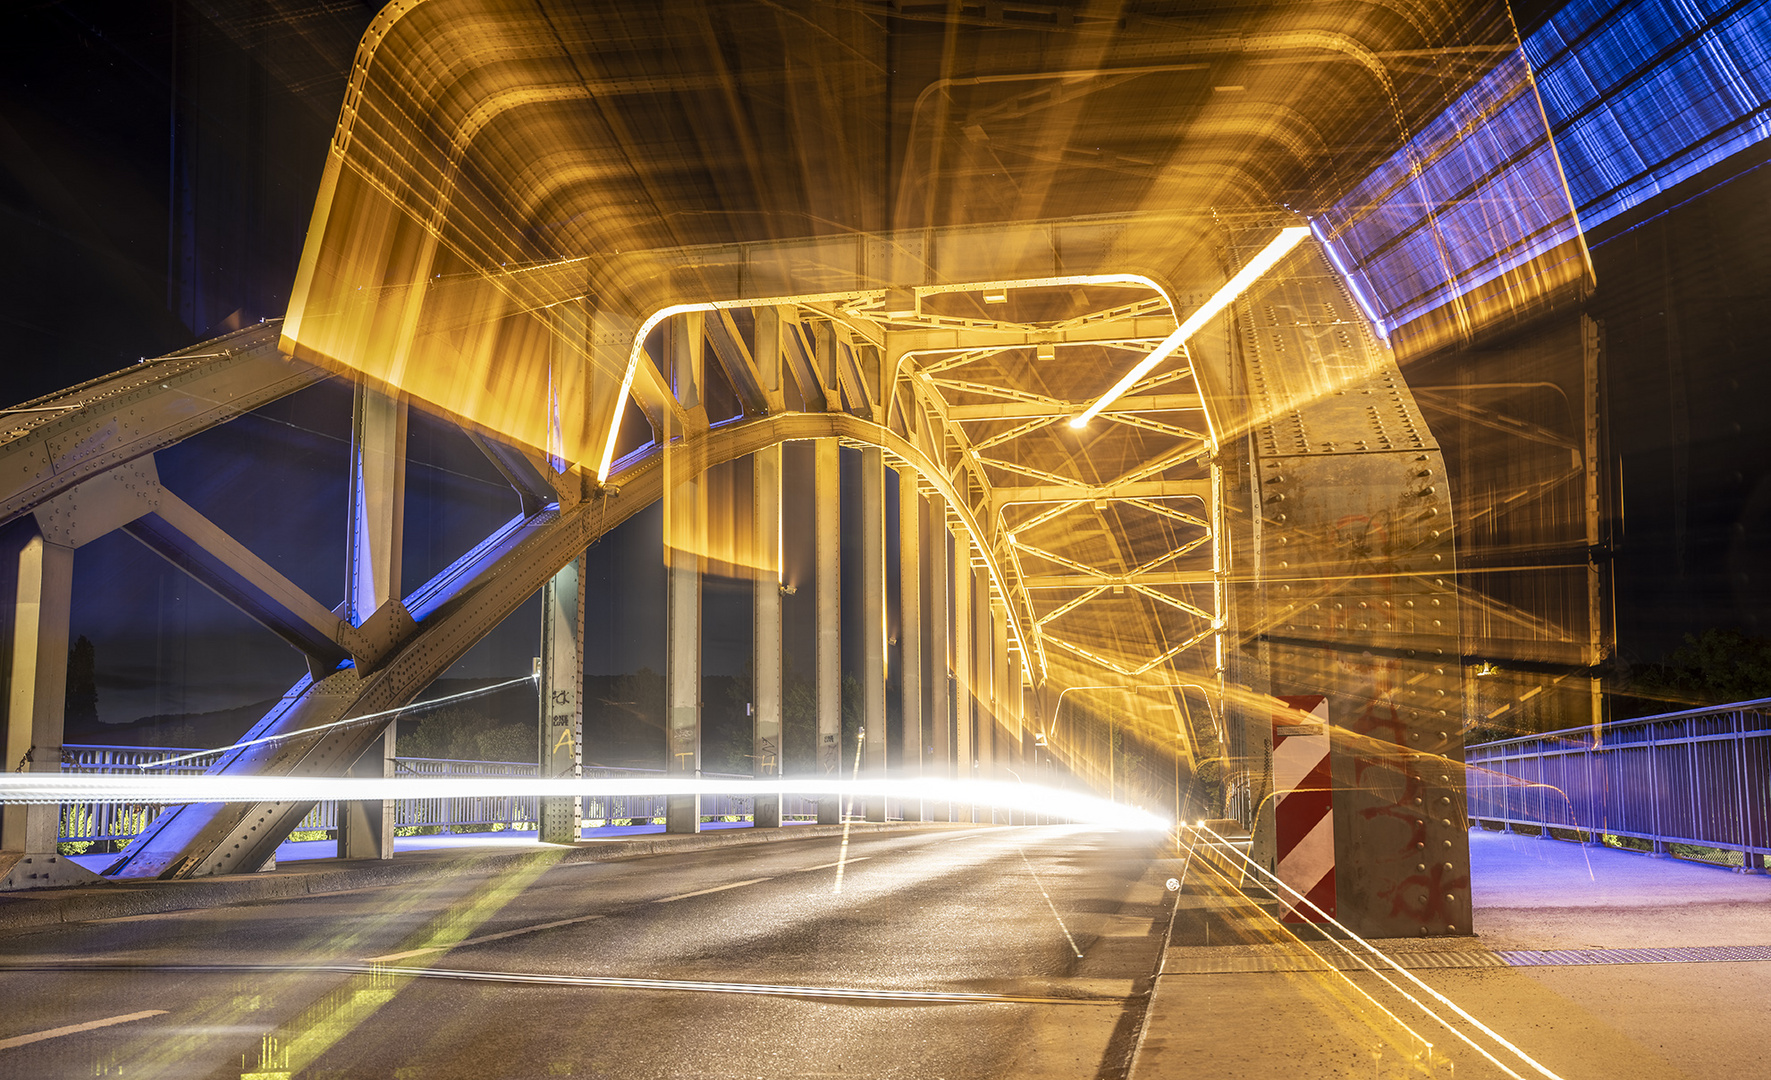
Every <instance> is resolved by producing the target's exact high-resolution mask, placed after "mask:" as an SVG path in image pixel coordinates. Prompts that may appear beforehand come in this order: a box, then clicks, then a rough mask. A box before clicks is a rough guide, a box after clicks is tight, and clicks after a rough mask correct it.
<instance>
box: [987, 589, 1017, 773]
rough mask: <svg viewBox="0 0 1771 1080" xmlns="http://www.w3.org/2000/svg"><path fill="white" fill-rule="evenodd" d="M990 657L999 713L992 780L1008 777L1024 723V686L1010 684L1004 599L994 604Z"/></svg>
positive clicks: (992, 689)
mask: <svg viewBox="0 0 1771 1080" xmlns="http://www.w3.org/2000/svg"><path fill="white" fill-rule="evenodd" d="M990 659H991V664H990V700H991V701H992V702H994V703H995V704H994V706H993V708H992V711H993V712H994V713H995V714H996V722H995V723H994V724H993V725H991V733H992V736H993V740H992V745H991V748H990V749H991V760H992V761H993V762H994V763H995V766H996V768H995V770H994V774H993V775H992V777H991V779H993V780H1007V779H1010V777H1009V775H1008V770H1010V769H1012V768H1014V767H1015V758H1016V755H1017V752H1018V751H1019V749H1020V748H1019V745H1018V744H1019V742H1020V731H1019V727H1020V725H1019V724H1018V723H1017V722H1016V720H1015V717H1016V714H1017V713H1018V712H1019V711H1020V710H1019V708H1018V706H1017V703H1016V702H1015V698H1016V697H1017V696H1019V694H1020V692H1021V687H1020V685H1019V684H1018V683H1017V684H1016V685H1014V686H1010V685H1009V658H1008V608H1007V607H1005V606H1003V604H1002V603H1001V602H1000V601H998V602H994V603H992V604H991V605H990Z"/></svg>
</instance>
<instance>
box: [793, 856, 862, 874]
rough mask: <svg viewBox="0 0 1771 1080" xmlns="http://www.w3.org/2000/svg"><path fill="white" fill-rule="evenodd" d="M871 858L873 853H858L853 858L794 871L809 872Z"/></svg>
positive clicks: (797, 872) (799, 872) (798, 872)
mask: <svg viewBox="0 0 1771 1080" xmlns="http://www.w3.org/2000/svg"><path fill="white" fill-rule="evenodd" d="M871 858H873V856H871V855H858V856H856V857H855V858H852V859H842V860H838V861H837V862H827V863H819V864H818V865H817V866H805V867H801V868H800V869H798V870H795V871H794V873H796V874H809V873H811V872H812V871H813V870H828V869H830V868H831V867H833V866H842V865H844V864H845V863H847V864H852V863H858V862H866V861H867V860H868V859H871Z"/></svg>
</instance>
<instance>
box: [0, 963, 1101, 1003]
mask: <svg viewBox="0 0 1771 1080" xmlns="http://www.w3.org/2000/svg"><path fill="white" fill-rule="evenodd" d="M70 970H79V971H120V972H138V973H139V972H178V973H187V974H196V975H201V974H220V975H231V974H271V973H286V974H294V975H306V974H314V975H372V976H376V977H378V978H385V977H396V978H406V979H454V980H461V981H466V982H492V983H507V984H508V983H515V984H519V985H529V986H581V987H597V988H605V989H611V990H665V991H679V992H684V991H686V992H691V993H703V994H751V995H757V996H763V997H797V998H822V999H825V1000H834V1001H904V1002H913V1003H918V1004H938V1005H1085V1006H1102V1005H1106V1006H1123V1005H1124V1004H1125V1000H1126V999H1125V998H1123V997H1103V996H1100V995H1086V996H1085V995H1078V996H1076V997H1052V996H1042V995H1033V994H986V993H976V992H972V991H964V990H890V989H886V988H884V987H872V986H794V985H786V984H775V983H738V982H702V981H695V980H690V979H629V978H621V977H618V976H609V975H548V974H542V973H539V972H520V971H470V970H457V969H452V968H418V967H382V966H380V965H369V964H107V963H100V964H77V965H57V966H53V967H52V966H49V965H45V964H0V971H19V972H24V971H55V972H67V971H70Z"/></svg>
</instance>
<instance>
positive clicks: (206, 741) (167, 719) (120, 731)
mask: <svg viewBox="0 0 1771 1080" xmlns="http://www.w3.org/2000/svg"><path fill="white" fill-rule="evenodd" d="M276 703H277V699H276V698H266V699H265V700H263V701H254V702H252V703H250V704H247V705H235V706H234V707H233V708H231V709H216V710H214V711H213V712H202V713H156V714H155V715H153V716H143V717H140V718H139V719H136V720H131V721H130V722H129V723H127V724H100V723H87V724H83V725H79V726H78V727H76V726H74V725H70V726H69V727H68V729H67V731H66V732H64V733H63V735H62V741H63V742H67V743H75V744H80V743H96V744H97V745H100V746H182V747H189V748H192V749H203V748H206V747H211V746H226V745H227V744H228V743H231V742H233V741H234V740H236V739H238V738H239V737H240V736H241V735H242V734H243V733H244V732H245V731H246V729H247V728H249V727H251V726H252V725H253V724H255V723H257V722H258V721H259V720H260V719H262V718H263V716H264V714H265V713H267V712H269V711H270V710H271V706H273V705H275V704H276Z"/></svg>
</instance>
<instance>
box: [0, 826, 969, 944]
mask: <svg viewBox="0 0 1771 1080" xmlns="http://www.w3.org/2000/svg"><path fill="white" fill-rule="evenodd" d="M978 827H980V826H974V825H970V824H950V823H945V822H887V823H884V824H880V823H863V822H854V823H851V824H850V825H849V826H848V828H849V830H850V831H851V832H853V833H873V832H892V831H902V830H928V829H937V830H939V829H969V828H978ZM843 828H844V827H843V826H841V825H790V826H787V827H784V828H780V829H752V828H731V829H715V830H709V831H706V832H701V833H696V834H692V835H667V834H665V833H663V832H660V831H650V832H646V833H643V834H640V835H633V834H634V833H639V832H640V830H638V829H634V830H621V831H622V832H624V833H627V835H612V836H600V837H593V838H590V839H586V840H582V841H580V842H579V843H577V844H575V845H570V846H566V845H555V844H542V843H539V842H537V841H535V840H534V839H533V835H534V834H529V837H528V838H526V839H524V838H510V837H506V838H500V837H499V836H498V834H496V833H487V834H482V835H481V836H479V837H473V836H465V835H464V836H455V837H428V838H423V839H427V840H432V841H450V842H449V843H447V844H446V845H444V846H426V847H422V848H406V849H404V850H398V851H397V852H396V854H395V857H394V858H392V859H337V858H331V859H327V858H302V859H299V860H298V861H292V862H285V863H279V865H278V866H277V868H276V869H273V870H266V871H263V872H260V873H256V874H233V875H226V876H218V877H210V878H193V879H185V880H180V881H138V880H131V881H107V882H104V883H103V884H99V885H88V886H82V887H80V888H72V889H41V890H34V891H28V892H16V893H0V931H5V930H12V929H21V928H25V927H31V926H44V925H51V924H55V923H70V922H85V921H87V920H91V919H113V918H120V917H126V916H131V915H149V914H157V913H159V912H164V911H178V910H182V909H186V908H201V907H217V906H220V905H223V904H235V903H242V902H247V901H254V900H274V899H284V898H288V897H294V896H306V895H314V894H318V893H333V892H341V891H344V890H347V889H362V888H372V887H375V886H379V885H395V884H399V883H401V882H405V881H413V880H418V879H421V878H431V877H435V876H436V875H438V874H470V873H491V872H496V871H498V870H501V869H504V868H508V867H515V866H518V865H522V864H523V863H525V862H527V861H528V860H531V859H535V858H552V859H556V860H558V862H559V863H560V864H561V865H570V864H573V863H582V862H607V861H613V860H617V859H634V858H643V857H645V856H648V855H673V854H683V853H687V852H695V851H708V850H714V849H719V848H726V847H742V846H749V845H754V844H768V843H777V842H781V841H787V840H805V839H813V838H818V837H834V836H841V835H842V833H843ZM325 847H328V848H330V847H332V843H331V842H330V841H327V842H326V843H325Z"/></svg>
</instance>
